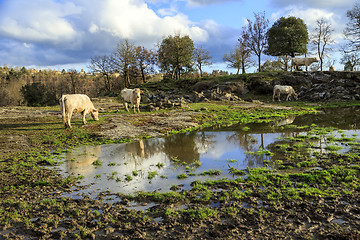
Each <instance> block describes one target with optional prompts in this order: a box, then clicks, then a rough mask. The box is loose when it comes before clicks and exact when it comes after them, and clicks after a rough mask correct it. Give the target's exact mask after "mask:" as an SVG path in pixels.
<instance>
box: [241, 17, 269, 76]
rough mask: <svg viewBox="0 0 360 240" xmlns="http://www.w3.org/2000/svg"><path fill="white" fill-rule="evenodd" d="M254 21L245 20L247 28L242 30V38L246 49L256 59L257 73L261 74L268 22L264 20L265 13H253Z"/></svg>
mask: <svg viewBox="0 0 360 240" xmlns="http://www.w3.org/2000/svg"><path fill="white" fill-rule="evenodd" d="M254 17H255V21H254V22H252V21H251V20H250V19H247V22H248V24H247V26H245V27H244V28H243V32H244V34H243V37H244V41H245V43H246V46H247V48H249V49H250V51H251V52H252V53H253V54H255V55H256V56H257V58H258V66H259V68H258V71H259V72H261V54H262V53H263V51H264V48H265V46H266V43H267V38H266V33H267V30H268V26H269V20H268V19H266V18H265V12H262V13H254Z"/></svg>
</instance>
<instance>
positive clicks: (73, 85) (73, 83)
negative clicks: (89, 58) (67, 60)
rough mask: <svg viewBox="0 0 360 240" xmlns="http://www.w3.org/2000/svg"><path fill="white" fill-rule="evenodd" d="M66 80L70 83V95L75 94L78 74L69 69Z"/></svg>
mask: <svg viewBox="0 0 360 240" xmlns="http://www.w3.org/2000/svg"><path fill="white" fill-rule="evenodd" d="M67 74H68V80H69V81H70V84H71V88H72V91H71V92H72V93H73V94H76V93H77V89H78V85H79V74H78V73H77V71H76V69H69V70H68V72H67Z"/></svg>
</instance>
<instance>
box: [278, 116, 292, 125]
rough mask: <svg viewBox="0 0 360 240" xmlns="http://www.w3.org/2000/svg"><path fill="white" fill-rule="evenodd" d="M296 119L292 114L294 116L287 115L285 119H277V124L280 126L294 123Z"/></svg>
mask: <svg viewBox="0 0 360 240" xmlns="http://www.w3.org/2000/svg"><path fill="white" fill-rule="evenodd" d="M294 120H295V116H294V115H292V116H289V117H287V118H285V119H281V120H279V121H276V123H275V125H276V126H278V127H280V126H284V125H288V124H291V123H293V122H294Z"/></svg>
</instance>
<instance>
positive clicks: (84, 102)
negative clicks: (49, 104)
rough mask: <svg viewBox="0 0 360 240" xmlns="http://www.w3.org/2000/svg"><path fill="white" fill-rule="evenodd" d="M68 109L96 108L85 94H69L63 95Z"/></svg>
mask: <svg viewBox="0 0 360 240" xmlns="http://www.w3.org/2000/svg"><path fill="white" fill-rule="evenodd" d="M63 98H64V99H63V101H64V105H65V107H66V109H68V110H70V111H71V109H78V110H81V109H94V105H93V104H92V102H91V100H90V98H89V97H88V96H87V95H85V94H69V95H64V96H63Z"/></svg>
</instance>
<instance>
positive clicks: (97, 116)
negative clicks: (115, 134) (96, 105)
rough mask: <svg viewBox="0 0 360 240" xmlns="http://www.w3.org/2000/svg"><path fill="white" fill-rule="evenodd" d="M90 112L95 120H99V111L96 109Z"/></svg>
mask: <svg viewBox="0 0 360 240" xmlns="http://www.w3.org/2000/svg"><path fill="white" fill-rule="evenodd" d="M90 114H91V116H92V118H93V119H94V120H95V121H99V111H98V110H97V109H94V110H92V111H91V112H90Z"/></svg>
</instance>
